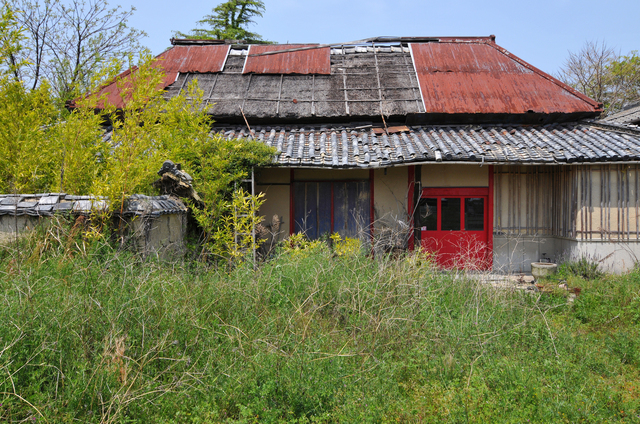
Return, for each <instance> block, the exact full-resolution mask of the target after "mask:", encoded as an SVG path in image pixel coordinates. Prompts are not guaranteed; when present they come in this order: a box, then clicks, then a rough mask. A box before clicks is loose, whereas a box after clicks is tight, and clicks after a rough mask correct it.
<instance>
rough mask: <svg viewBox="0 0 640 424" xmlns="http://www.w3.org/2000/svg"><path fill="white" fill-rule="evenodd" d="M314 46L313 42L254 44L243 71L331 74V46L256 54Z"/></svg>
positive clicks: (250, 48) (245, 72)
mask: <svg viewBox="0 0 640 424" xmlns="http://www.w3.org/2000/svg"><path fill="white" fill-rule="evenodd" d="M312 46H313V44H277V45H252V46H251V47H249V55H248V57H247V61H246V63H245V66H244V70H243V71H242V73H243V74H248V73H254V74H301V75H310V74H316V75H329V74H331V58H330V54H331V51H330V49H329V47H323V48H317V49H310V50H301V51H297V52H287V53H278V54H270V55H265V56H255V55H257V54H260V53H266V52H273V51H279V50H286V49H295V48H300V47H312Z"/></svg>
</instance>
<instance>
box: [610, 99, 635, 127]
mask: <svg viewBox="0 0 640 424" xmlns="http://www.w3.org/2000/svg"><path fill="white" fill-rule="evenodd" d="M603 121H605V122H607V123H612V124H634V123H637V122H640V103H638V104H636V105H634V106H631V107H629V108H627V109H625V110H623V111H620V112H618V113H616V114H613V115H610V116H607V117H605V118H604V119H603Z"/></svg>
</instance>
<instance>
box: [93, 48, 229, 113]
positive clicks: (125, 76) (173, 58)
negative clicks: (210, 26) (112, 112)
mask: <svg viewBox="0 0 640 424" xmlns="http://www.w3.org/2000/svg"><path fill="white" fill-rule="evenodd" d="M230 48H231V46H230V45H207V46H174V47H172V48H170V49H169V50H167V51H165V52H163V53H161V54H159V55H158V56H157V57H156V58H157V59H158V60H157V61H156V62H155V63H154V66H157V67H160V68H162V69H164V71H165V73H166V75H165V77H164V78H163V80H162V82H161V83H160V84H159V88H161V89H164V88H167V87H168V86H170V85H171V84H173V83H174V82H175V81H176V78H177V77H178V74H179V73H216V72H222V69H223V68H224V64H225V62H226V60H227V55H228V54H229V49H230ZM137 69H138V68H137V67H135V66H134V67H133V68H131V69H128V70H126V71H125V72H123V73H121V74H120V75H118V76H117V77H115V78H114V79H113V81H112V82H111V83H109V84H107V85H105V86H103V87H102V88H101V89H100V90H99V91H98V93H97V94H96V97H98V98H100V97H102V96H105V98H106V102H107V103H109V104H112V105H115V106H116V107H117V108H120V109H121V108H123V107H124V106H125V103H126V101H127V100H128V99H126V98H125V99H123V98H122V90H123V89H130V88H131V83H130V82H129V78H131V73H132V72H136V70H137ZM104 106H105V102H104V101H103V102H100V103H99V104H98V107H100V108H102V107H104Z"/></svg>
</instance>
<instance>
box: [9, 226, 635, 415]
mask: <svg viewBox="0 0 640 424" xmlns="http://www.w3.org/2000/svg"><path fill="white" fill-rule="evenodd" d="M0 249H1V250H0V280H1V281H0V302H1V306H0V322H1V323H2V324H1V325H0V404H1V406H0V422H9V423H13V422H23V421H29V420H31V421H36V422H52V423H53V422H56V423H58V422H62V423H72V422H73V423H75V422H114V423H151V422H153V423H213V422H243V423H253V422H298V423H312V422H341V423H349V422H383V423H386V422H462V423H467V422H468V423H485V422H513V423H516V422H517V423H521V422H538V423H549V422H571V423H573V422H628V423H632V422H639V421H640V415H639V414H640V412H638V411H639V410H640V372H639V367H640V337H639V336H640V334H639V332H640V331H639V330H640V312H639V311H640V283H639V281H640V273H639V272H634V273H631V274H629V275H626V276H622V277H612V276H605V277H602V278H600V279H598V280H589V281H587V280H583V279H581V278H579V277H572V279H571V280H570V281H569V284H570V285H573V286H578V285H579V286H580V287H581V288H582V292H581V294H580V296H579V297H578V298H577V299H576V300H575V302H574V303H573V304H568V303H567V302H566V299H565V297H563V296H562V295H561V294H553V293H534V294H532V293H531V292H523V291H509V290H503V289H495V288H493V287H488V286H485V285H482V284H480V283H477V282H476V281H473V280H470V279H466V278H463V276H461V275H456V274H443V273H439V272H436V271H435V270H434V269H433V268H432V267H431V266H430V263H429V260H428V257H426V256H422V255H418V254H414V255H407V256H404V257H400V258H394V259H391V258H376V259H372V258H370V257H367V256H365V255H362V254H359V253H357V251H353V250H349V251H348V252H346V253H345V254H341V255H337V254H335V253H334V252H331V251H329V249H328V248H327V247H326V246H325V245H324V244H315V245H313V246H311V247H308V248H306V249H297V248H296V249H288V250H286V251H282V252H280V253H279V254H278V255H276V257H275V258H274V259H273V260H271V261H269V262H268V263H265V264H263V265H262V266H260V267H259V269H258V270H257V271H254V270H253V269H251V267H242V266H240V267H238V268H236V269H235V270H234V271H232V272H230V273H228V274H223V273H219V272H216V271H215V270H211V269H208V268H205V267H202V266H200V265H199V264H197V263H174V264H169V263H154V262H144V263H143V262H140V261H139V260H138V259H137V258H135V257H134V256H132V255H130V254H128V253H126V252H118V251H116V250H114V249H112V248H111V247H110V246H109V245H107V244H102V243H99V242H96V243H93V244H90V245H89V244H83V243H82V241H81V240H79V239H78V238H76V237H73V235H67V234H61V233H59V232H56V231H53V230H52V231H49V232H47V233H46V234H40V235H39V236H38V237H33V238H30V239H26V240H23V241H22V242H21V244H19V245H12V246H9V247H7V248H0Z"/></svg>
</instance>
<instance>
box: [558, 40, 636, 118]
mask: <svg viewBox="0 0 640 424" xmlns="http://www.w3.org/2000/svg"><path fill="white" fill-rule="evenodd" d="M558 77H559V79H560V80H562V81H563V82H564V83H566V84H569V85H570V86H572V87H573V88H575V89H577V90H578V91H580V92H582V93H584V94H586V95H587V96H589V97H591V98H592V99H594V100H596V101H598V102H602V103H603V104H604V107H605V113H615V112H617V111H619V110H620V109H622V107H624V106H625V105H627V104H629V103H633V102H636V101H638V100H640V57H639V56H638V52H637V51H632V52H631V53H629V54H628V55H626V56H621V55H619V54H618V53H616V51H615V49H613V48H612V47H609V46H607V45H606V44H605V43H604V42H602V43H595V42H587V43H585V45H584V46H583V47H582V49H581V50H580V51H578V52H575V53H574V52H569V57H568V58H567V60H566V61H565V64H564V66H563V67H562V69H561V70H560V72H559V74H558Z"/></svg>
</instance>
